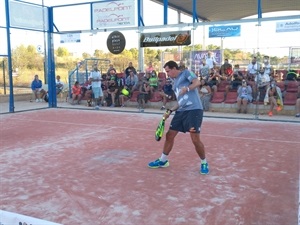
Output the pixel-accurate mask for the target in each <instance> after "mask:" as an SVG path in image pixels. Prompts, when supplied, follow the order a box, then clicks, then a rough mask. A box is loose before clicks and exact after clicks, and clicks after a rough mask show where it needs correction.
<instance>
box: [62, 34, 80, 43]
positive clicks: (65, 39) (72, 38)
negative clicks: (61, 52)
mask: <svg viewBox="0 0 300 225" xmlns="http://www.w3.org/2000/svg"><path fill="white" fill-rule="evenodd" d="M76 42H80V33H71V34H61V35H60V43H76Z"/></svg>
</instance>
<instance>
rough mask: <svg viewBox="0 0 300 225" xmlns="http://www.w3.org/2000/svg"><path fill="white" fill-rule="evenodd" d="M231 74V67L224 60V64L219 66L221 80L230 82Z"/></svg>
mask: <svg viewBox="0 0 300 225" xmlns="http://www.w3.org/2000/svg"><path fill="white" fill-rule="evenodd" d="M232 74H233V70H232V65H231V64H230V63H229V62H228V59H225V60H224V64H223V65H222V66H221V69H220V75H221V78H222V80H227V81H230V80H231V76H232Z"/></svg>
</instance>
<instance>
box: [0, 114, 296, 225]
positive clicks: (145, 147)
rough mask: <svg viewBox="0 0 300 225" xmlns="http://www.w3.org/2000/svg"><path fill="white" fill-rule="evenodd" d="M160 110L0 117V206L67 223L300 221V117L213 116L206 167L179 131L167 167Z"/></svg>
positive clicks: (206, 124)
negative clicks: (161, 163) (161, 162)
mask: <svg viewBox="0 0 300 225" xmlns="http://www.w3.org/2000/svg"><path fill="white" fill-rule="evenodd" d="M161 117H162V115H158V114H147V113H124V112H108V111H91V110H69V109H44V110H36V111H28V112H22V113H14V114H3V115H0V122H1V124H0V125H1V126H0V132H1V133H0V135H1V151H0V169H1V171H0V172H1V174H0V175H1V177H0V179H1V180H0V210H4V211H8V212H14V213H18V214H22V215H27V216H31V217H34V218H38V219H43V220H46V221H51V222H55V223H59V224H64V225H74V224H81V225H83V224H85V225H100V224H104V225H110V224H112V225H115V224H116V225H117V224H120V225H142V224H145V225H148V224H149V225H150V224H158V225H167V224H170V225H174V224H188V225H194V224H195V225H219V224H220V225H236V224H245V225H246V224H249V225H256V224H258V225H295V224H298V208H299V159H300V155H299V153H300V147H299V146H300V125H299V123H298V124H297V123H287V122H285V123H283V122H268V121H255V120H237V119H216V118H204V121H203V124H202V130H201V140H202V141H203V143H204V145H205V147H206V154H207V160H208V162H209V165H210V174H209V175H201V174H200V173H199V166H200V160H199V158H198V156H197V154H196V152H195V150H194V148H193V145H192V143H191V141H190V136H189V134H178V136H177V137H176V139H175V144H174V148H173V150H172V152H171V154H170V156H169V160H170V166H169V167H168V168H160V169H150V168H148V167H147V164H148V162H149V161H152V160H155V159H157V158H158V157H159V156H160V155H161V152H162V147H163V142H164V138H165V136H164V137H163V138H162V140H161V141H160V142H157V141H155V138H154V135H155V134H154V133H155V129H156V127H157V124H158V122H159V121H160V119H161ZM169 123H170V119H169V120H167V121H166V130H168V125H169ZM39 225H40V224H39Z"/></svg>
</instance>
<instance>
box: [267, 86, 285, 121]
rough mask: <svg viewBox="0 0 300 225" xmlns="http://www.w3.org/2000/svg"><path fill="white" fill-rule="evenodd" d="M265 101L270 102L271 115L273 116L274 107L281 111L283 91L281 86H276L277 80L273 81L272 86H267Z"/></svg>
mask: <svg viewBox="0 0 300 225" xmlns="http://www.w3.org/2000/svg"><path fill="white" fill-rule="evenodd" d="M264 103H265V104H268V103H269V104H270V111H269V116H273V109H274V108H276V110H277V111H280V110H281V109H282V106H283V101H282V93H281V90H280V88H279V87H277V86H276V83H275V82H272V83H271V85H270V87H268V88H267V91H266V96H265V99H264Z"/></svg>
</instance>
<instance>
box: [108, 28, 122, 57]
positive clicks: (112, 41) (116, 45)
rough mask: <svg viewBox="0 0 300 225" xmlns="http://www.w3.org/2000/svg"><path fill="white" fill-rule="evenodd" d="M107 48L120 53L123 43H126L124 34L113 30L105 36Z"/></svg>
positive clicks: (114, 52)
mask: <svg viewBox="0 0 300 225" xmlns="http://www.w3.org/2000/svg"><path fill="white" fill-rule="evenodd" d="M106 44H107V48H108V50H109V51H110V52H111V53H113V54H120V53H121V52H123V50H124V48H125V45H126V39H125V36H124V35H123V34H122V33H121V32H119V31H114V32H112V33H110V35H109V36H108V37H107V42H106Z"/></svg>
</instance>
